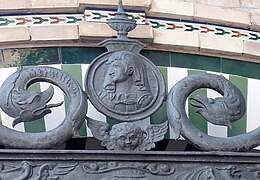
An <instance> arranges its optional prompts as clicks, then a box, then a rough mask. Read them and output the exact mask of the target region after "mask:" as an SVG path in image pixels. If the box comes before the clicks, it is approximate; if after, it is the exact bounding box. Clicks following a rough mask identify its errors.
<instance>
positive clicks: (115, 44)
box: [85, 3, 165, 121]
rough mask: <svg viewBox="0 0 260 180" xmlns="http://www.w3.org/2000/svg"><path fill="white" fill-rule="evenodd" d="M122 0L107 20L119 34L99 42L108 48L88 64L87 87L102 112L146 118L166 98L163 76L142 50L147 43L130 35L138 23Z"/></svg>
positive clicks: (132, 118) (125, 118)
mask: <svg viewBox="0 0 260 180" xmlns="http://www.w3.org/2000/svg"><path fill="white" fill-rule="evenodd" d="M120 6H122V4H120V3H119V8H118V12H117V13H116V16H115V17H114V18H113V19H111V20H109V21H108V24H109V25H110V26H111V27H112V28H113V29H115V30H117V34H118V36H117V38H111V39H106V40H104V41H103V42H101V43H100V45H102V46H106V48H107V49H108V52H106V53H104V54H102V55H100V56H99V57H97V58H96V59H95V60H94V61H93V62H92V63H91V64H90V66H89V68H88V72H87V74H86V77H85V88H86V91H87V92H88V97H89V99H90V101H91V103H92V104H93V105H94V106H95V107H96V108H97V109H98V110H99V111H100V112H102V113H103V114H105V115H107V116H109V117H112V118H115V119H118V120H122V121H135V120H141V119H144V118H146V117H148V116H150V115H151V114H153V113H154V112H155V111H156V110H157V109H158V108H159V107H160V106H161V104H162V102H163V100H164V99H165V85H164V79H163V77H162V75H161V73H160V71H159V69H158V68H157V67H156V66H155V65H154V64H153V63H152V62H151V61H150V60H149V59H147V58H146V57H144V56H142V55H141V54H139V52H140V51H141V50H142V49H143V48H144V47H145V45H144V44H143V43H141V42H139V41H137V40H133V39H128V37H127V34H128V32H129V31H130V30H132V29H134V27H135V26H136V24H135V21H134V20H130V19H128V17H127V15H126V13H125V12H124V10H123V9H122V8H120Z"/></svg>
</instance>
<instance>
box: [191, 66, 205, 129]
mask: <svg viewBox="0 0 260 180" xmlns="http://www.w3.org/2000/svg"><path fill="white" fill-rule="evenodd" d="M203 72H205V71H195V70H189V71H188V75H189V76H190V75H192V74H198V73H203ZM195 94H204V95H207V90H206V89H198V90H196V91H194V92H193V93H192V94H191V95H195ZM189 119H190V120H191V122H192V124H193V125H194V126H195V127H196V128H198V129H199V130H200V131H202V132H204V133H207V132H208V124H207V121H206V120H205V119H204V118H203V117H202V116H201V115H200V114H198V113H197V112H196V108H194V107H193V106H191V105H190V104H189Z"/></svg>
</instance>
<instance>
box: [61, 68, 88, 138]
mask: <svg viewBox="0 0 260 180" xmlns="http://www.w3.org/2000/svg"><path fill="white" fill-rule="evenodd" d="M61 69H62V70H63V71H65V72H67V73H69V74H70V75H71V76H72V77H73V78H74V79H75V80H77V81H78V83H79V84H80V85H81V87H82V72H81V65H79V64H70V65H68V64H63V65H62V66H61ZM64 101H65V110H66V111H67V109H68V105H69V102H68V98H67V97H66V96H65V97H64ZM79 134H80V136H87V129H86V122H85V121H84V122H83V124H82V126H81V128H80V130H79Z"/></svg>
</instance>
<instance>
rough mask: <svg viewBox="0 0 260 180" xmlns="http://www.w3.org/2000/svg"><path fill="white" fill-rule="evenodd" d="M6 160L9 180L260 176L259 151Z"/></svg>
mask: <svg viewBox="0 0 260 180" xmlns="http://www.w3.org/2000/svg"><path fill="white" fill-rule="evenodd" d="M227 159H228V161H226V160H227ZM0 160H1V163H0V165H1V168H2V169H1V171H0V177H1V179H3V180H8V179H37V180H41V179H64V180H67V179H68V180H71V179H82V178H83V177H84V179H87V180H92V179H102V180H106V179H133V180H134V179H151V180H157V179H164V180H168V179H169V180H170V179H178V180H187V179H198V180H204V179H218V180H227V179H228V180H236V179H252V180H257V179H259V171H260V165H259V163H260V162H259V154H254V153H251V154H243V153H212V152H209V153H205V152H204V153H202V152H200V153H196V152H157V153H155V152H145V153H144V152H142V153H131V154H129V153H127V152H110V151H108V152H107V151H58V150H52V151H43V150H41V151H37V150H34V151H30V150H27V151H19V150H2V151H1V152H0ZM241 162H243V163H242V164H241Z"/></svg>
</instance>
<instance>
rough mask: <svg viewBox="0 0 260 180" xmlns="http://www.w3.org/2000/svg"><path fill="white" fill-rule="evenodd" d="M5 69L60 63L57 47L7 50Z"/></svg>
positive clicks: (5, 51) (5, 52)
mask: <svg viewBox="0 0 260 180" xmlns="http://www.w3.org/2000/svg"><path fill="white" fill-rule="evenodd" d="M3 54H4V61H5V67H14V66H28V65H44V64H58V63H60V59H59V52H58V48H57V47H46V48H23V49H5V50H4V51H3Z"/></svg>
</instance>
